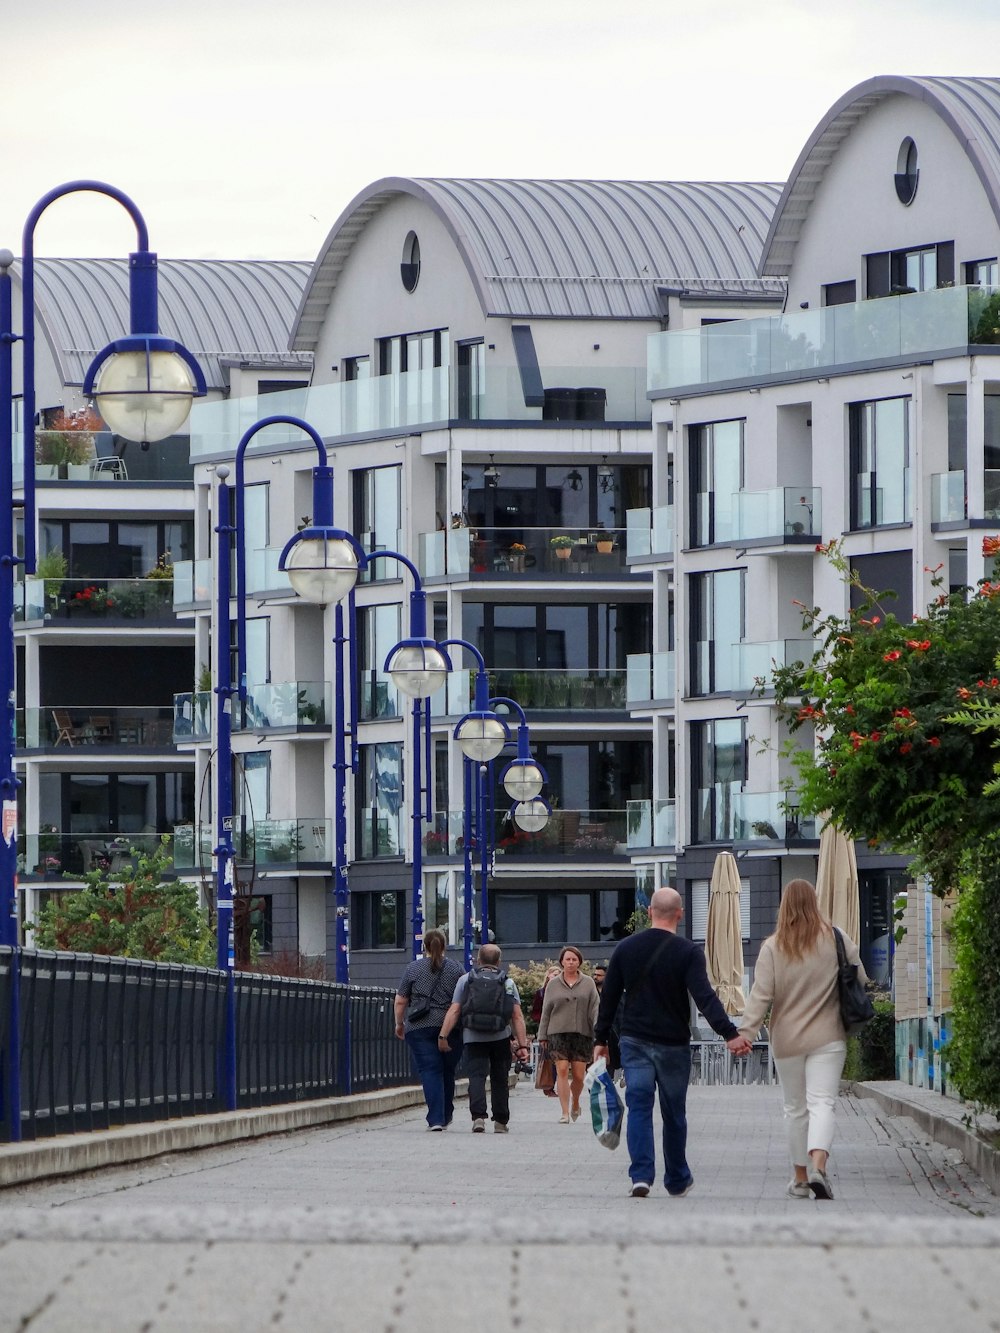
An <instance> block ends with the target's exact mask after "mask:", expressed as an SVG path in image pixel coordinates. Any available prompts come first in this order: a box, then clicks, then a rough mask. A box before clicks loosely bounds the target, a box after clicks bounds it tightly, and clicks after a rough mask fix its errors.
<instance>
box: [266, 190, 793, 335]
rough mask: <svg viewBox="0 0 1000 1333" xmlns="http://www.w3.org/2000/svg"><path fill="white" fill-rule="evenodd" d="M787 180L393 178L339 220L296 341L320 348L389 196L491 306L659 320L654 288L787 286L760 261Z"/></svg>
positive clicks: (546, 314) (772, 290) (497, 310)
mask: <svg viewBox="0 0 1000 1333" xmlns="http://www.w3.org/2000/svg"><path fill="white" fill-rule="evenodd" d="M780 190H781V187H780V186H779V185H773V184H741V183H735V184H725V183H724V184H717V183H713V182H669V181H570V180H430V179H420V180H417V179H408V178H401V177H388V178H386V179H385V180H380V181H376V182H375V183H374V184H373V185H370V186H369V187H368V188H367V189H366V190H363V191H362V192H361V193H360V194H359V195H358V196H357V197H356V198H355V199H354V200H353V201H352V202H351V203H350V204H349V205H348V207H347V208H346V209H345V210H344V212H343V213H342V214H341V215H340V217H339V218H338V219H337V221H336V223H335V224H334V226H333V229H332V231H331V232H330V234H329V236H328V237H327V239H326V241H325V243H324V245H323V248H322V250H321V251H320V253H319V256H318V258H317V260H316V264H315V267H314V269H313V273H312V276H311V278H310V280H309V285H308V287H307V288H306V291H305V294H304V296H303V298H302V304H301V306H300V308H299V313H298V317H297V319H296V323H295V328H294V332H293V336H292V344H291V345H292V346H293V347H294V348H297V349H299V350H312V349H314V348H315V346H316V341H317V338H318V337H319V331H320V328H321V327H322V324H323V321H324V319H325V318H326V314H327V310H328V308H329V304H330V300H331V297H332V295H333V292H334V289H335V288H336V286H337V282H338V279H339V277H340V274H341V271H342V270H343V268H344V265H345V263H346V261H347V258H348V256H349V254H350V252H351V249H352V247H353V246H354V243H355V241H356V240H357V238H358V236H359V235H360V233H361V232H362V231H363V230H364V228H365V227H366V226H367V224H368V223H369V222H370V221H371V219H372V218H373V217H374V216H375V215H376V214H377V213H378V212H379V211H380V210H381V209H382V208H384V207H385V206H386V204H388V203H389V202H390V201H391V200H393V199H397V198H399V197H401V196H409V197H411V198H414V199H419V200H420V201H421V202H423V203H425V204H426V205H427V206H428V207H429V208H431V209H432V210H433V211H434V213H436V214H437V216H438V217H439V218H440V219H441V221H442V222H443V223H444V226H445V227H446V228H447V230H448V232H449V234H450V235H451V237H452V239H453V240H454V242H455V245H456V247H457V249H458V251H459V253H460V254H461V256H462V259H463V261H464V263H465V267H466V269H467V270H468V273H469V277H470V278H471V280H472V283H473V285H474V287H475V289H476V291H477V293H478V295H479V300H480V303H481V305H482V309H483V313H484V314H485V315H501V316H514V317H523V318H528V317H532V316H535V317H540V318H560V317H561V318H583V319H587V318H590V319H635V318H639V319H650V318H651V319H656V318H658V317H659V315H660V301H659V299H658V296H657V288H658V287H663V286H665V285H667V286H671V287H684V288H703V287H704V285H705V284H708V285H709V286H710V288H712V289H714V290H717V291H725V290H733V291H738V292H740V293H745V292H747V291H751V292H765V293H767V294H770V295H774V294H778V293H780V291H781V290H782V289H781V288H780V287H779V286H778V285H777V284H774V283H770V284H764V285H762V284H761V282H760V281H759V280H758V279H757V263H758V260H759V258H760V249H761V245H762V244H763V241H764V237H765V235H766V233H767V228H768V225H769V223H770V220H771V214H772V212H773V210H774V207H775V204H776V202H777V199H778V197H779V194H780Z"/></svg>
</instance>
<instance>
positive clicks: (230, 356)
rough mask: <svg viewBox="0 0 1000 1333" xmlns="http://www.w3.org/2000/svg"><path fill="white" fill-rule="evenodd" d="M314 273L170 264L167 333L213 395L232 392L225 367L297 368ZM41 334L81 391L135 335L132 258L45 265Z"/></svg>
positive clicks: (293, 268) (265, 264)
mask: <svg viewBox="0 0 1000 1333" xmlns="http://www.w3.org/2000/svg"><path fill="white" fill-rule="evenodd" d="M311 268H312V265H311V264H309V263H308V262H306V261H297V260H285V261H278V260H233V259H161V260H160V261H159V312H160V332H161V333H164V334H166V335H167V336H168V337H172V338H177V339H178V340H179V341H180V342H182V343H183V344H184V346H185V347H187V348H188V349H189V350H190V351H191V352H193V353H194V355H195V356H196V357H197V359H198V362H199V364H200V365H201V368H202V371H203V372H204V375H205V380H206V383H207V385H208V388H209V389H221V390H225V389H226V388H227V387H228V380H227V376H226V374H225V372H224V370H223V364H222V363H223V362H225V361H231V360H239V361H250V362H260V361H263V362H264V363H265V364H268V365H274V366H298V365H301V366H302V368H303V370H304V371H306V372H308V371H309V369H310V366H311V358H310V357H308V356H303V355H302V354H301V353H294V352H289V350H288V339H289V334H290V332H291V328H292V321H293V319H294V318H295V312H296V310H297V308H298V304H299V300H300V299H301V296H302V292H303V290H304V288H305V285H306V281H307V279H308V277H309V273H310V270H311ZM35 306H36V316H37V324H38V333H39V335H40V336H43V337H45V338H46V339H47V340H48V343H49V346H50V348H51V350H52V355H53V356H54V358H55V361H56V365H57V366H58V367H59V372H60V374H61V377H62V382H63V383H64V384H82V383H83V378H84V375H85V374H86V371H87V368H88V367H89V365H90V363H91V361H93V359H94V355H95V354H96V353H97V352H98V351H100V349H101V348H102V347H106V346H107V344H108V343H109V342H112V341H113V340H114V339H115V338H120V337H121V336H122V334H123V333H127V332H128V328H129V276H128V262H127V261H126V260H124V259H36V260H35Z"/></svg>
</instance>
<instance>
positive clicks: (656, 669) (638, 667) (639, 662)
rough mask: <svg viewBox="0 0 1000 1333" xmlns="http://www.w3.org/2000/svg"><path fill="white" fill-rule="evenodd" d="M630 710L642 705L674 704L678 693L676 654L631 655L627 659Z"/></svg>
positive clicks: (627, 687)
mask: <svg viewBox="0 0 1000 1333" xmlns="http://www.w3.org/2000/svg"><path fill="white" fill-rule="evenodd" d="M626 660H627V663H628V666H627V686H626V689H627V696H628V706H629V708H634V707H636V706H638V705H641V704H649V703H652V702H653V701H654V700H655V701H657V702H658V703H672V702H673V700H674V696H675V695H676V693H677V685H676V676H675V671H674V654H673V653H672V652H667V653H630V654H629V656H628V658H627V659H626Z"/></svg>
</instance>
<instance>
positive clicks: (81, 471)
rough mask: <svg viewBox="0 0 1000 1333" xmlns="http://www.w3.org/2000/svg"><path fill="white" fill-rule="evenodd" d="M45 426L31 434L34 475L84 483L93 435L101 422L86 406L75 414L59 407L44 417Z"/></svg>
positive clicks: (88, 470) (91, 450) (90, 455)
mask: <svg viewBox="0 0 1000 1333" xmlns="http://www.w3.org/2000/svg"><path fill="white" fill-rule="evenodd" d="M45 422H46V424H45V426H44V427H42V428H41V429H39V430H37V431H36V432H35V465H36V469H38V475H41V476H49V477H53V476H58V477H67V478H73V479H74V480H81V479H82V480H84V481H85V480H87V479H88V478H89V476H90V463H91V460H92V459H93V457H94V432H95V431H98V430H100V429H101V425H102V423H101V419H100V417H99V416H98V415H97V413H96V412H94V411H92V410H91V409H90V408H89V407H84V408H81V409H80V411H79V412H67V411H65V410H64V409H63V408H59V409H57V410H56V411H54V412H47V413H46V414H45Z"/></svg>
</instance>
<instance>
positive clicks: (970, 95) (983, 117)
mask: <svg viewBox="0 0 1000 1333" xmlns="http://www.w3.org/2000/svg"><path fill="white" fill-rule="evenodd" d="M899 95H902V96H904V97H914V98H916V99H917V100H918V101H921V102H926V103H927V105H928V106H929V107H931V108H932V109H933V110H934V111H935V112H936V113H937V115H939V116H940V117H941V119H942V120H943V121H944V122H945V124H946V125H948V127H949V128H950V129H951V131H952V133H953V134H954V135H955V138H956V139H957V140H958V143H959V145H960V146H961V148H962V150H963V151H964V153H965V155H966V156H967V157H968V159H969V161H970V162H971V163H972V165H973V167H974V168H975V171H976V174H977V176H978V177H979V179H980V181H981V183H982V186H983V190H984V192H985V194H986V197H987V198H988V199H989V201H990V205H991V207H992V209H993V213H994V216H995V217H996V219H997V224H998V225H1000V79H965V78H947V79H939V78H911V77H908V76H902V75H889V74H887V75H880V76H879V77H878V78H875V79H868V80H866V81H865V82H864V83H859V84H858V85H857V86H856V87H854V88H852V89H851V90H850V92H848V93H845V94H844V96H843V97H842V98H841V99H840V100H839V101H838V102H836V103H835V104H834V105H833V106H832V107H831V109H830V110H829V111H828V112H827V113H826V115H825V116H824V117H823V119H822V120H821V121H820V123H819V125H818V126H817V127H816V129H815V130H814V131H813V134H812V136H811V137H810V139H809V141H808V143H807V144H806V146H805V148H803V150H802V152H801V153H800V154H799V157H798V161H797V162H796V163H795V166H794V167H793V168H792V174H791V176H789V178H788V183H787V185H786V186H785V188H784V191H783V192H782V195H781V201H780V203H779V204H778V207H777V209H776V210H775V213H774V217H773V218H772V220H771V228H770V231H769V232H768V235H767V240H766V242H765V244H764V247H763V251H762V254H761V260H760V269H759V271H760V273H761V274H762V275H764V276H769V277H779V276H785V275H787V274H788V272H789V270H790V269H791V266H792V260H793V257H794V255H795V246H796V244H797V243H798V239H799V236H800V235H801V232H802V226H803V223H804V222H805V219H806V217H807V216H808V213H809V206H810V204H811V203H812V201H813V199H814V197H815V195H816V191H817V189H818V188H819V185H820V182H821V181H822V179H823V176H824V173H825V172H826V169H827V167H828V166H829V164H830V162H831V161H832V159H833V157H834V156H835V155H836V153H837V150H838V149H839V147H840V145H841V144H842V143H843V141H844V140H845V139H846V138H847V136H848V135H849V134H850V132H851V130H852V129H853V128H854V126H855V125H856V124H857V123H858V121H859V120H862V119H863V118H864V117H865V116H866V115H867V114H868V112H869V111H870V110H871V109H872V107H874V106H876V105H878V103H879V102H883V101H885V99H886V98H888V97H895V96H899Z"/></svg>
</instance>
